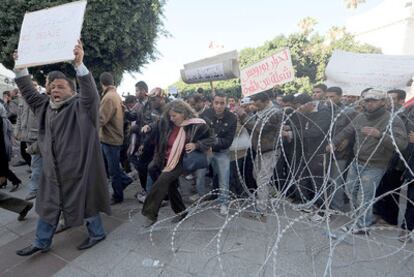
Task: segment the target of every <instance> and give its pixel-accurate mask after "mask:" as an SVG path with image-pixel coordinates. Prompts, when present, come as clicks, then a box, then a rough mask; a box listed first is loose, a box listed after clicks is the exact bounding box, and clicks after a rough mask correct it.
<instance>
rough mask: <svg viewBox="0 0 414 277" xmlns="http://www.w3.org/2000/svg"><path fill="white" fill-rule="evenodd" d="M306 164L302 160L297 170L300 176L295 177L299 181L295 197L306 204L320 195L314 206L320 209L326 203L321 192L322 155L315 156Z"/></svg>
mask: <svg viewBox="0 0 414 277" xmlns="http://www.w3.org/2000/svg"><path fill="white" fill-rule="evenodd" d="M306 162H307V163H306ZM306 162H305V160H302V162H301V165H300V170H299V174H300V175H299V176H296V178H297V179H298V180H299V185H298V187H297V191H296V197H297V198H298V199H301V201H302V202H303V203H306V202H309V201H311V200H313V199H314V198H315V196H316V195H317V194H321V195H320V196H319V197H318V198H317V199H316V206H318V207H321V206H323V204H324V202H325V201H326V200H325V199H324V193H323V192H321V186H322V184H323V181H324V155H323V154H320V155H315V156H314V157H313V158H312V159H310V160H308V161H306Z"/></svg>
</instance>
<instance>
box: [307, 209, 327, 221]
mask: <svg viewBox="0 0 414 277" xmlns="http://www.w3.org/2000/svg"><path fill="white" fill-rule="evenodd" d="M310 220H311V221H312V222H315V223H321V222H323V221H325V213H323V212H317V213H315V214H314V215H313V216H311V217H310Z"/></svg>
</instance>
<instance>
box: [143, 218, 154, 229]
mask: <svg viewBox="0 0 414 277" xmlns="http://www.w3.org/2000/svg"><path fill="white" fill-rule="evenodd" d="M155 222H157V219H156V218H155V219H154V218H149V217H145V222H144V224H143V225H142V226H143V227H144V228H149V227H151V226H152V225H154V224H155Z"/></svg>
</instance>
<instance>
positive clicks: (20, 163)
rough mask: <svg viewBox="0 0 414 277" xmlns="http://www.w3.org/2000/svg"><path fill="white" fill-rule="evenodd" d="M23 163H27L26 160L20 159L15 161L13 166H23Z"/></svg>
mask: <svg viewBox="0 0 414 277" xmlns="http://www.w3.org/2000/svg"><path fill="white" fill-rule="evenodd" d="M23 165H26V162H25V161H21V160H20V161H17V162H15V163H14V164H13V167H18V166H23Z"/></svg>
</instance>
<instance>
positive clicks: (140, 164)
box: [130, 87, 168, 203]
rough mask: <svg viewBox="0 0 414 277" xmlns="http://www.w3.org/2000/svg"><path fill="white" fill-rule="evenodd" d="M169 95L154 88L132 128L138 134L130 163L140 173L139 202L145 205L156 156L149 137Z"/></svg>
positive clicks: (132, 131)
mask: <svg viewBox="0 0 414 277" xmlns="http://www.w3.org/2000/svg"><path fill="white" fill-rule="evenodd" d="M167 97H168V95H167V93H166V92H165V91H164V90H163V89H161V88H158V87H156V88H154V89H152V90H151V92H150V93H149V94H148V101H147V102H146V103H145V105H144V106H143V107H142V109H140V110H139V112H138V116H137V119H136V121H135V125H134V126H132V127H131V134H136V137H137V139H136V146H137V147H135V149H136V151H135V152H134V153H133V154H132V155H131V156H130V161H131V163H132V164H133V165H134V167H135V169H136V170H137V171H138V176H139V181H140V183H141V187H142V191H141V192H140V193H138V194H137V196H136V197H137V199H138V201H139V202H141V203H144V201H145V197H146V191H147V183H148V186H150V185H151V183H150V182H149V181H150V179H148V165H149V163H150V162H151V161H152V158H153V156H154V149H155V145H154V142H153V141H151V139H150V136H149V135H148V134H149V133H150V131H151V129H153V128H155V127H156V126H157V122H158V120H159V118H160V116H161V114H162V112H163V110H164V107H165V104H166V102H167V101H168V100H167V99H168V98H167Z"/></svg>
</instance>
